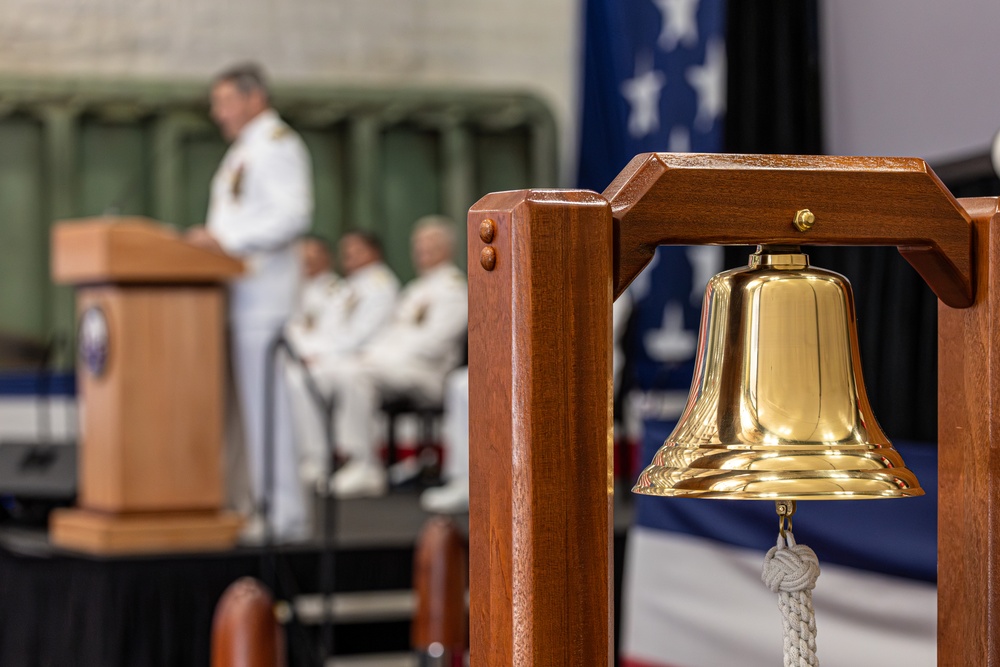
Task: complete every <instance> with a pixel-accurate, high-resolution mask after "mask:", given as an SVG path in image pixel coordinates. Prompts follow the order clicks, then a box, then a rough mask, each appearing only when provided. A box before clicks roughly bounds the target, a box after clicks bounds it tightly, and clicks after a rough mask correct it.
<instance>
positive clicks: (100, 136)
mask: <svg viewBox="0 0 1000 667" xmlns="http://www.w3.org/2000/svg"><path fill="white" fill-rule="evenodd" d="M148 135H149V133H148V131H147V130H146V127H145V126H144V125H143V124H124V123H106V122H101V121H98V120H94V119H87V118H83V119H81V123H80V149H79V158H78V159H79V162H80V191H79V194H80V204H79V206H80V214H81V215H84V216H91V215H103V214H112V215H145V214H146V213H147V212H148V210H149V201H150V194H149V186H150V184H149V172H150V170H149V150H148V145H147V137H148Z"/></svg>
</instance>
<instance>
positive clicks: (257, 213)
mask: <svg viewBox="0 0 1000 667" xmlns="http://www.w3.org/2000/svg"><path fill="white" fill-rule="evenodd" d="M211 107H212V109H211V112H212V118H213V119H214V120H215V122H216V123H217V124H218V126H219V128H220V130H221V132H222V135H223V137H224V138H225V139H226V140H227V141H230V142H232V144H231V145H230V147H229V150H228V151H227V152H226V155H225V157H223V159H222V164H221V165H220V166H219V168H218V171H216V173H215V177H214V178H213V179H212V190H211V199H210V202H209V209H208V221H207V226H206V227H198V228H195V229H193V230H192V231H190V232H189V234H188V238H189V240H191V241H192V242H195V243H199V244H202V245H205V246H208V247H216V248H221V249H222V250H223V251H225V252H227V253H229V254H230V255H235V256H237V257H239V258H241V259H242V260H243V261H244V265H245V273H244V274H243V276H241V277H240V278H239V279H238V280H236V281H234V282H233V283H232V284H231V286H230V292H229V320H230V328H231V333H232V340H231V343H232V344H231V354H232V360H233V370H234V373H235V380H236V383H235V384H236V393H237V398H238V399H239V407H240V412H241V416H242V420H243V425H244V428H243V431H244V433H245V436H246V447H247V460H248V464H249V468H250V471H249V472H250V491H251V494H252V495H253V499H254V501H255V503H256V504H257V506H258V507H260V506H261V500H262V498H263V495H264V492H265V489H264V485H265V479H266V474H265V470H266V468H267V467H268V466H270V465H272V464H271V462H270V461H266V460H265V452H264V436H265V434H264V405H265V387H264V380H265V375H264V373H265V367H266V362H267V359H266V356H267V347H268V344H269V343H270V341H271V340H272V339H273V338H274V337H275V336H276V335H277V334H278V333H279V332H280V331H281V328H282V326H283V325H284V323H285V320H287V319H288V317H289V316H290V315H291V314H292V309H293V308H294V305H295V303H296V298H297V295H298V291H299V279H300V276H301V267H300V263H299V257H298V254H297V252H296V247H295V241H296V240H297V239H298V238H299V237H300V236H301V235H302V234H303V233H305V231H306V230H307V229H308V228H309V224H310V219H311V216H312V208H313V193H312V168H311V165H310V160H309V153H308V152H307V150H306V147H305V144H304V143H303V142H302V139H301V138H300V137H299V135H297V134H296V133H295V132H293V131H292V130H291V129H290V128H289V127H288V126H287V125H286V124H285V123H284V122H283V121H282V120H281V118H279V117H278V114H277V113H275V111H274V110H273V109H271V107H270V102H269V98H268V92H267V89H266V87H265V85H264V82H263V78H262V76H261V73H260V70H259V69H258V68H257V67H256V66H253V65H245V66H241V67H236V68H233V69H231V70H229V71H227V72H224V73H223V74H221V75H220V76H219V77H217V78H216V80H215V81H214V83H213V86H212V93H211ZM278 377H279V378H280V377H281V376H280V375H279V376H278ZM283 386H284V382H283V381H280V380H279V383H278V391H277V392H276V397H277V399H278V400H277V401H276V405H275V440H274V446H275V459H274V464H273V465H274V478H273V479H274V494H273V497H272V498H271V499H270V507H269V511H268V514H269V516H270V519H271V525H270V529H271V532H272V535H273V536H274V537H275V538H276V539H278V540H280V541H290V540H295V539H299V538H303V537H305V536H306V535H307V534H308V531H309V519H308V515H307V512H306V505H305V498H304V497H303V496H302V494H301V493H300V487H299V482H298V471H297V466H296V459H297V456H296V453H295V448H294V447H295V445H294V441H293V439H292V433H291V419H290V416H289V414H288V404H287V396H285V394H284V389H283ZM258 519H259V517H258ZM250 525H251V527H254V528H256V530H255V531H252V532H258V533H259V532H262V524H261V523H260V522H259V520H258V521H256V522H252V523H251V524H250Z"/></svg>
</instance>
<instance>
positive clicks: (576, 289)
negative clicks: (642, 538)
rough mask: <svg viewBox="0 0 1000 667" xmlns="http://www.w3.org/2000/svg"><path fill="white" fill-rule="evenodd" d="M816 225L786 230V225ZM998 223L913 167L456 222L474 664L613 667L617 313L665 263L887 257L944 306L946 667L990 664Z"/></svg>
mask: <svg viewBox="0 0 1000 667" xmlns="http://www.w3.org/2000/svg"><path fill="white" fill-rule="evenodd" d="M805 208H808V209H809V210H811V211H812V212H813V213H814V214H815V217H816V222H815V225H814V226H813V227H812V228H811V229H808V230H806V231H799V230H798V229H797V228H796V227H795V226H794V225H793V220H794V218H795V215H796V211H798V210H800V209H805ZM998 215H1000V210H998V206H997V199H996V198H976V199H960V200H956V199H955V198H954V197H953V196H952V195H951V193H950V192H949V191H948V190H947V189H946V188H945V187H944V185H943V184H942V183H941V182H940V180H938V178H937V177H936V176H935V175H934V173H933V172H932V171H931V169H930V168H929V167H928V166H927V165H926V164H925V163H924V162H923V160H919V159H913V158H865V157H809V156H764V155H757V156H754V155H739V156H736V155H693V154H664V153H650V154H643V155H639V156H637V157H635V158H634V159H633V160H632V161H631V162H630V163H629V164H628V166H627V167H626V168H625V169H624V170H623V171H622V173H621V174H620V175H619V176H618V177H617V178H616V179H615V180H614V182H613V183H611V185H609V186H608V188H607V189H606V190H605V191H604V193H603V194H597V193H595V192H591V191H586V190H519V191H513V192H500V193H494V194H490V195H487V196H486V197H484V198H483V199H482V200H480V201H479V202H478V203H477V204H476V205H475V206H473V208H472V209H470V211H469V218H468V232H469V233H468V239H469V245H468V256H469V358H470V362H469V373H470V382H469V386H470V440H471V443H472V449H471V497H470V582H471V583H470V591H471V602H470V624H471V625H470V630H471V658H472V664H473V665H475V666H477V667H478V666H487V665H488V666H489V667H505V666H507V665H511V666H514V665H516V666H517V667H529V666H534V667H560V666H565V667H582V666H589V665H610V664H611V663H612V659H613V656H612V647H613V641H612V628H613V619H612V614H613V611H612V602H613V590H612V587H613V583H612V525H613V521H612V498H613V461H612V408H611V400H612V396H611V394H612V386H611V304H612V302H613V300H614V298H616V297H617V296H618V295H620V294H621V293H622V292H623V291H624V290H625V288H626V287H627V286H628V284H629V283H630V282H631V281H632V280H633V279H634V278H635V277H636V275H638V273H639V272H640V271H641V270H642V268H643V267H644V266H646V264H647V263H648V262H649V261H650V259H652V257H653V253H654V251H655V249H656V247H657V246H659V245H698V244H716V245H754V244H759V243H773V244H796V245H798V244H803V245H894V246H897V247H898V248H899V251H900V253H902V255H903V256H904V257H905V258H906V259H907V260H908V261H909V262H910V264H912V265H913V267H914V268H915V269H916V270H917V271H918V272H919V273H920V275H921V276H922V277H923V278H924V280H925V281H926V282H927V284H928V285H929V286H930V287H931V289H932V290H933V291H934V293H935V294H936V295H937V296H938V298H939V301H940V303H939V321H938V349H939V362H938V364H939V371H938V375H939V382H938V411H939V427H938V428H939V443H938V447H939V482H938V484H939V489H938V493H939V508H940V509H939V517H940V520H939V521H938V563H939V566H938V572H939V575H938V664H939V665H956V666H959V665H960V666H963V667H968V666H972V665H997V664H1000V625H998V624H997V618H998V615H1000V578H998V577H995V576H993V575H994V574H995V573H997V572H1000V531H998V530H997V528H996V527H995V523H994V521H993V519H992V518H991V517H995V516H998V515H1000V494H998V488H1000V221H998V220H1000V218H998Z"/></svg>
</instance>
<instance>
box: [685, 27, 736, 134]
mask: <svg viewBox="0 0 1000 667" xmlns="http://www.w3.org/2000/svg"><path fill="white" fill-rule="evenodd" d="M685 77H686V78H687V80H688V83H690V84H691V87H692V88H694V91H695V93H696V94H697V95H698V112H697V115H696V116H695V118H694V125H695V127H696V128H698V129H699V130H701V131H702V132H707V131H708V130H710V129H712V123H714V122H715V119H716V118H718V117H719V116H721V115H722V112H723V111H725V110H726V47H725V45H724V44H723V42H722V40H721V39H711V40H709V42H708V45H707V46H706V47H705V62H704V63H703V64H701V65H695V66H694V67H689V68H688V70H687V72H686V73H685Z"/></svg>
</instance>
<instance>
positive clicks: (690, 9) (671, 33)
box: [653, 0, 700, 52]
mask: <svg viewBox="0 0 1000 667" xmlns="http://www.w3.org/2000/svg"><path fill="white" fill-rule="evenodd" d="M698 2H700V0H653V4H655V5H656V8H657V9H659V10H660V14H661V15H662V18H663V27H662V28H661V29H660V37H659V39H658V40H657V44H659V45H660V48H661V49H663V50H664V51H667V52H669V51H673V50H674V49H676V48H677V44H678V43H680V42H683V44H684V46H686V47H689V48H690V47H692V46H696V45H697V44H698Z"/></svg>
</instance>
